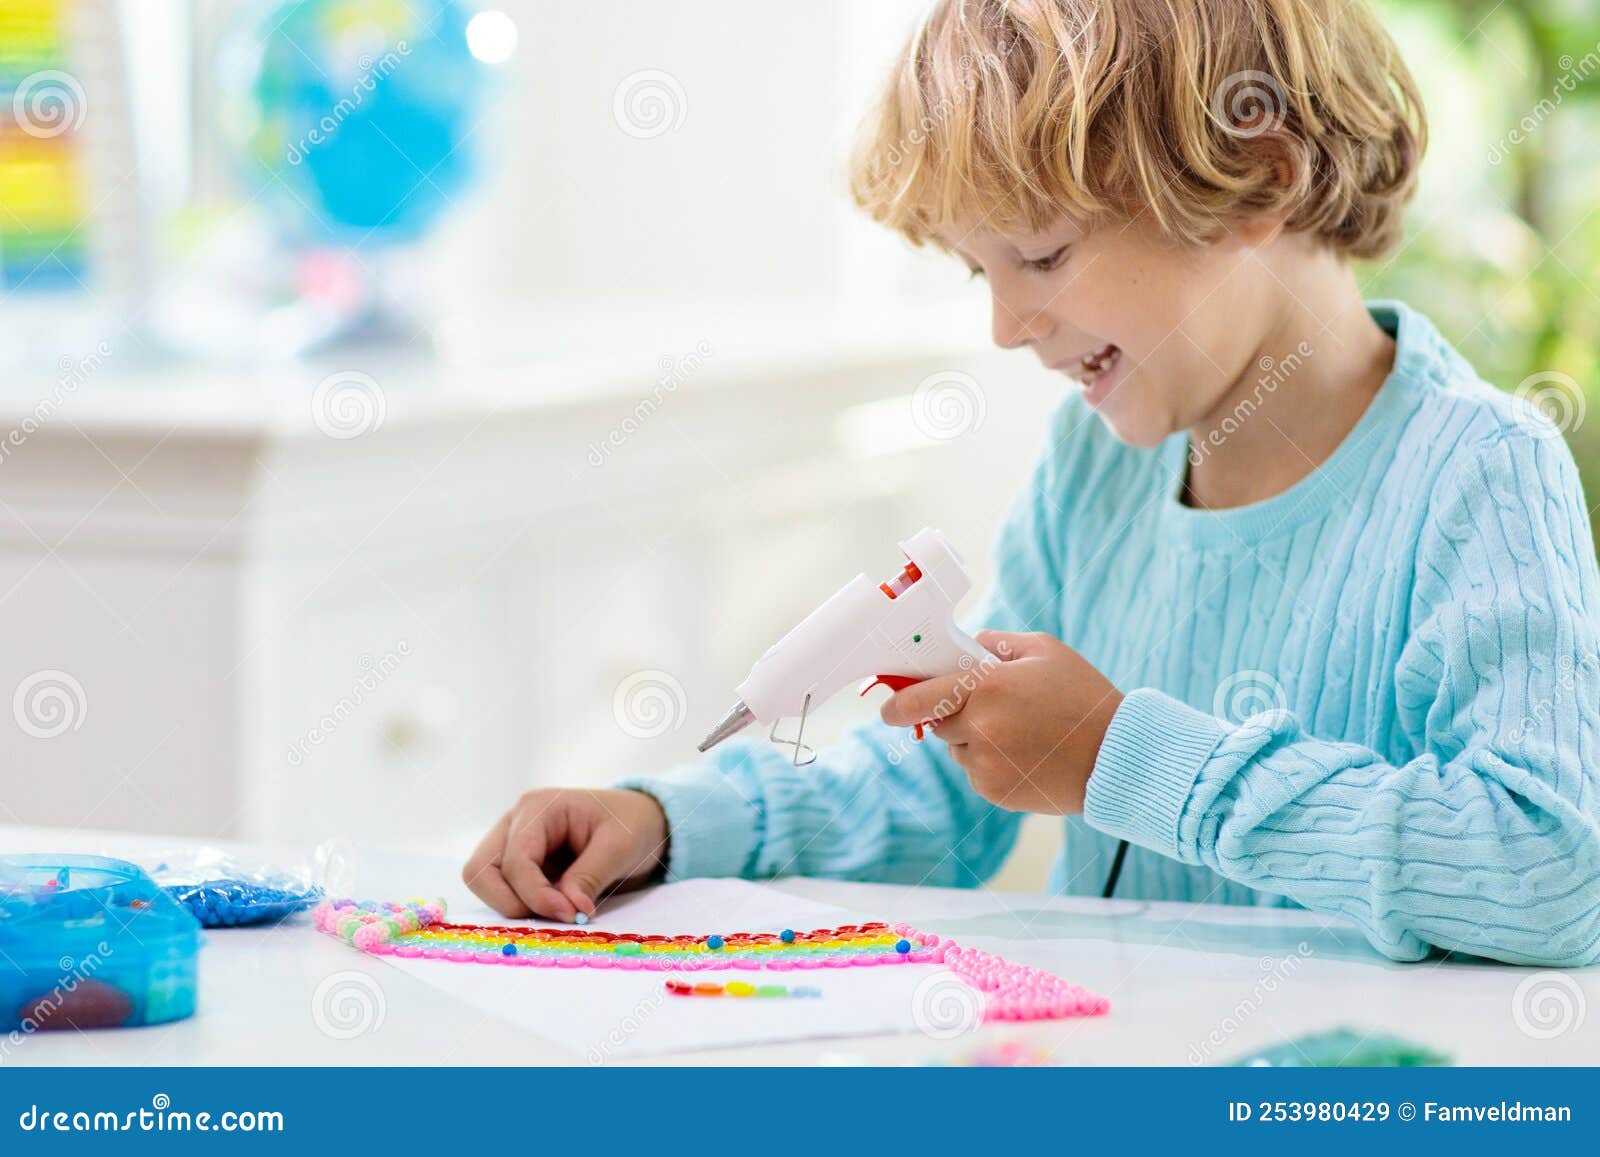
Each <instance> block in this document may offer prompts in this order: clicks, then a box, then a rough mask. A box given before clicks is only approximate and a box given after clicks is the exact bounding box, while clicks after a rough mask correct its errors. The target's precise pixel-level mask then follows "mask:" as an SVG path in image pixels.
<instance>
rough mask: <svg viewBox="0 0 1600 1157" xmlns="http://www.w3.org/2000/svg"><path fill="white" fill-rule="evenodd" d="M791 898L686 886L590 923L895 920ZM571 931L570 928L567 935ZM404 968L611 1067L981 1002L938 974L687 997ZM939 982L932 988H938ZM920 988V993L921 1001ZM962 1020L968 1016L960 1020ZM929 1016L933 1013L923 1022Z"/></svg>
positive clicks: (824, 976)
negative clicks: (778, 992)
mask: <svg viewBox="0 0 1600 1157" xmlns="http://www.w3.org/2000/svg"><path fill="white" fill-rule="evenodd" d="M885 918H887V917H886V916H885V915H884V914H866V915H858V914H855V913H852V912H850V911H849V910H847V909H844V908H837V907H834V906H832V905H828V904H820V903H817V902H816V901H814V900H807V899H804V898H802V897H799V896H792V895H789V894H788V893H785V892H780V891H778V890H776V889H774V888H768V887H764V886H762V885H760V884H753V883H750V882H748V881H744V880H686V881H684V882H682V883H678V884H667V885H664V886H662V887H659V888H653V889H650V890H649V891H645V892H638V893H633V894H630V895H627V896H621V897H618V898H617V899H615V900H614V901H612V902H611V903H609V904H607V905H606V907H605V908H603V909H602V911H601V913H600V915H598V916H597V917H596V919H595V920H594V921H593V922H592V923H591V924H590V925H589V927H590V928H592V929H597V930H599V931H602V932H638V933H642V934H647V935H648V934H659V935H666V936H676V935H683V934H686V933H696V934H698V933H709V932H716V931H725V932H778V931H782V930H783V929H784V928H796V929H801V930H806V929H811V928H827V927H835V926H837V925H839V924H854V923H860V922H861V921H863V920H872V919H885ZM450 919H451V920H452V921H455V922H457V923H494V924H517V925H524V924H525V925H527V926H529V927H539V926H541V925H542V926H545V927H551V926H552V925H550V924H549V923H548V922H544V921H534V920H518V921H507V920H505V919H504V918H502V917H499V916H495V915H494V914H493V913H492V912H489V911H488V910H487V909H483V910H481V911H479V910H474V909H473V908H471V907H469V906H466V905H463V906H460V907H458V908H452V910H451V912H450ZM561 927H570V925H561ZM382 959H383V960H385V961H387V962H388V963H390V964H391V965H393V966H394V967H395V968H398V969H400V970H401V971H403V972H406V973H409V974H410V975H412V976H415V977H417V978H418V979H420V980H422V981H424V982H425V983H427V984H430V985H432V986H434V987H435V988H437V989H439V990H440V991H442V992H445V993H447V994H449V995H450V996H453V997H455V998H456V999H458V1000H461V1001H464V1002H465V1003H467V1004H469V1005H471V1006H472V1007H474V1008H477V1009H481V1010H482V1011H484V1012H486V1013H489V1014H491V1015H494V1016H497V1017H500V1018H502V1019H504V1020H507V1021H510V1022H511V1023H513V1024H516V1025H519V1026H521V1027H523V1028H526V1029H527V1030H528V1031H530V1032H532V1033H534V1034H536V1035H538V1036H541V1037H544V1038H545V1039H547V1040H551V1041H554V1042H556V1043H557V1044H559V1045H562V1046H563V1047H565V1048H567V1049H570V1050H571V1051H572V1052H574V1053H576V1054H578V1055H579V1056H581V1057H583V1058H585V1059H587V1060H588V1061H589V1062H590V1063H593V1064H600V1063H604V1062H605V1061H608V1060H613V1059H626V1058H628V1057H629V1056H642V1055H645V1054H649V1053H666V1052H686V1051H692V1050H695V1049H705V1048H721V1047H727V1046H732V1045H744V1044H761V1043H766V1042H772V1041H787V1040H805V1039H811V1038H818V1037H835V1036H837V1037H845V1036H856V1035H868V1034H874V1033H892V1032H910V1031H914V1030H915V1028H916V1026H917V1012H916V1011H915V1010H916V1008H917V1006H918V1005H919V1004H920V1005H921V1006H922V1007H923V1008H924V1009H925V1010H926V1009H927V1008H929V1007H930V1001H942V1002H943V1003H944V1004H945V1005H946V1007H945V1009H944V1010H943V1013H944V1015H949V1008H948V1005H949V1004H951V1003H955V1004H960V1003H961V1002H963V1001H968V1000H971V999H972V998H970V997H968V996H966V994H965V992H964V991H963V987H964V986H962V985H961V982H960V981H958V980H956V979H955V977H954V976H953V975H951V974H950V973H949V972H948V971H947V970H946V969H944V968H943V967H941V966H939V965H934V964H906V965H892V966H880V967H876V968H837V969H832V968H829V969H822V968H818V969H807V970H805V971H796V972H766V971H760V972H751V971H744V970H734V969H728V970H721V969H718V970H715V971H704V972H686V973H682V974H678V975H681V976H682V978H683V979H686V980H690V981H703V980H707V981H722V982H727V981H729V980H745V981H748V982H750V983H756V984H759V983H769V984H789V985H795V984H803V985H810V986H812V987H815V988H819V989H821V990H822V996H821V998H812V997H807V998H799V997H784V998H776V997H772V998H755V997H727V996H722V997H685V996H673V995H671V994H670V993H668V992H667V991H666V987H665V981H666V979H667V977H668V976H671V975H674V974H673V973H669V972H654V971H639V972H615V971H611V970H598V969H591V968H573V969H554V968H515V967H501V966H497V965H478V964H458V963H452V962H450V961H444V960H401V959H397V958H395V957H393V956H385V957H382ZM930 977H931V978H934V979H932V980H930V979H929V978H930ZM919 985H920V986H921V988H920V991H919ZM961 1012H962V1010H960V1009H957V1010H956V1015H958V1016H959V1015H961ZM924 1015H926V1012H925V1013H924Z"/></svg>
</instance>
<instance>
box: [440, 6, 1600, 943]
mask: <svg viewBox="0 0 1600 1157" xmlns="http://www.w3.org/2000/svg"><path fill="white" fill-rule="evenodd" d="M1423 142H1424V128H1423V116H1422V111H1421V108H1420V105H1419V102H1418V99H1417V95H1416V91H1415V88H1414V86H1413V84H1412V82H1411V79H1410V77H1409V75H1408V74H1407V72H1406V70H1405V67H1404V65H1403V63H1402V62H1401V61H1400V60H1399V58H1398V56H1397V54H1396V52H1395V49H1394V46H1393V44H1392V43H1391V42H1390V40H1389V38H1388V37H1387V35H1386V34H1385V33H1384V32H1383V30H1382V28H1381V27H1380V26H1379V25H1378V24H1377V22H1376V20H1375V19H1374V17H1373V16H1372V14H1371V13H1370V12H1368V11H1367V10H1366V9H1365V8H1364V7H1363V6H1362V5H1361V4H1359V3H1350V2H1349V0H1227V2H1222V3H1205V2H1202V0H1014V2H1009V3H1008V2H1004V0H964V2H963V0H943V2H942V3H940V4H939V5H938V7H936V8H935V10H934V11H933V13H932V14H931V15H930V16H929V18H928V19H927V21H926V22H925V23H924V25H923V26H922V27H921V28H920V29H919V30H918V32H917V33H916V34H915V36H914V37H913V38H912V40H911V42H910V43H909V44H908V45H907V46H906V48H905V50H904V53H903V55H902V58H901V60H900V62H899V64H898V66H897V68H896V69H895V71H894V74H893V75H892V77H891V79H890V82H889V85H888V89H887V91H886V93H885V96H884V99H883V101H882V104H881V106H880V107H879V109H878V111H877V114H876V117H875V118H874V120H873V122H872V123H871V124H870V125H869V128H868V131H867V133H866V134H865V137H864V140H863V144H862V146H861V148H860V150H859V152H858V155H857V157H856V160H855V166H854V178H853V185H854V192H855V195H856V198H857V200H858V202H860V203H861V204H862V205H863V207H865V208H866V209H867V210H868V211H869V212H870V213H871V214H872V215H873V216H874V217H875V218H876V219H878V220H880V221H882V222H884V223H886V224H888V225H890V226H891V227H893V228H896V229H898V230H900V231H901V232H902V233H904V234H905V235H906V236H908V237H909V238H910V239H911V240H912V241H914V242H917V243H924V242H931V243H933V244H935V245H937V246H938V247H940V248H942V249H944V250H945V251H947V252H949V253H952V254H954V255H955V256H957V257H958V258H959V259H960V260H962V261H964V262H965V263H966V264H967V265H968V267H969V268H970V269H971V270H972V272H973V274H974V275H975V276H982V277H984V278H985V279H986V280H987V281H988V284H989V288H990V292H991V296H992V300H993V312H994V336H995V340H996V342H997V343H999V344H1000V345H1002V346H1005V347H1007V348H1027V349H1031V350H1032V351H1033V353H1034V354H1035V355H1036V356H1038V357H1039V359H1040V360H1041V361H1042V362H1044V363H1045V364H1046V365H1047V366H1050V367H1051V368H1054V369H1057V370H1060V371H1061V372H1062V373H1063V374H1065V375H1067V376H1068V377H1070V378H1072V379H1074V380H1075V381H1076V382H1077V383H1078V386H1079V389H1078V390H1077V391H1076V393H1075V395H1074V396H1072V397H1069V398H1068V399H1067V401H1066V402H1065V403H1064V404H1063V405H1062V406H1061V407H1060V409H1059V410H1058V411H1057V413H1056V415H1055V417H1054V419H1053V422H1052V424H1051V428H1050V430H1049V431H1048V436H1047V438H1046V440H1045V446H1044V450H1043V453H1042V455H1041V457H1040V459H1039V462H1038V465H1037V467H1036V470H1035V472H1034V475H1033V478H1032V481H1031V483H1030V485H1029V486H1028V488H1027V489H1026V490H1025V491H1024V493H1023V494H1022V495H1021V496H1020V497H1019V498H1018V499H1017V500H1016V502H1015V503H1014V505H1013V506H1012V508H1011V511H1010V513H1009V515H1008V517H1007V518H1006V520H1005V523H1004V526H1003V528H1002V530H1001V533H1000V537H999V541H998V545H997V550H996V567H995V571H996V581H995V589H994V590H993V591H992V592H991V593H990V596H989V599H988V601H987V603H986V605H985V607H984V609H983V611H982V612H981V613H980V615H979V616H978V619H979V622H980V623H981V624H983V625H985V626H987V627H989V628H990V630H988V631H987V632H985V633H983V634H980V635H979V641H980V642H983V643H984V644H985V645H987V646H988V647H989V648H990V649H991V650H994V651H997V652H998V653H1000V654H1001V655H1002V656H1003V657H1004V658H1005V659H1006V661H1005V662H1003V663H1001V664H999V665H998V666H996V667H995V668H994V669H993V670H992V671H991V672H989V673H988V674H987V675H986V676H985V677H984V678H983V679H982V680H980V681H978V683H977V685H976V686H975V687H971V688H963V687H962V686H961V685H960V684H959V682H958V680H957V679H955V678H954V677H952V678H950V679H934V680H929V681H928V682H926V683H923V684H920V685H917V686H914V687H911V688H907V689H906V690H903V691H901V692H899V693H897V694H895V695H894V696H893V697H891V698H890V699H889V700H888V701H887V702H886V703H885V704H884V707H883V709H882V716H883V722H881V723H877V724H873V725H871V726H866V727H863V728H860V729H858V730H857V731H856V732H854V733H853V734H852V735H851V736H850V737H849V738H848V739H847V740H846V741H845V742H844V743H842V744H840V745H839V746H837V747H836V748H834V749H832V750H830V751H828V752H825V753H824V755H823V756H822V758H821V759H819V760H818V762H817V763H816V764H814V765H812V766H810V767H807V768H803V769H797V768H794V767H792V766H791V765H790V763H789V761H788V759H787V757H786V756H785V755H783V754H782V753H781V752H779V751H776V750H774V749H771V748H769V747H766V746H764V745H761V744H759V743H752V742H745V743H733V744H726V745H724V746H723V747H722V748H719V749H718V750H717V751H716V752H715V753H714V754H713V756H712V757H711V758H710V759H708V760H706V761H704V762H702V763H700V764H696V765H690V766H687V767H684V768H680V769H678V770H676V771H675V772H673V773H669V774H667V775H663V776H658V777H645V778H640V779H637V780H633V781H631V782H629V783H627V784H625V785H623V787H622V788H621V789H619V790H615V791H610V792H579V791H562V790H545V791H536V792H530V793H528V795H526V796H524V797H523V798H522V799H521V800H520V801H518V804H517V805H516V806H515V807H513V809H512V810H511V812H509V813H508V814H507V815H506V816H505V817H504V818H502V820H501V821H500V823H499V824H498V825H497V826H496V827H495V828H494V829H493V830H492V831H491V832H490V833H489V835H488V836H487V837H486V838H485V840H484V842H483V843H482V845H481V846H480V847H479V848H478V850H477V852H476V853H475V854H474V855H473V857H472V859H471V860H470V861H469V863H468V864H467V867H466V871H465V876H466V879H467V881H468V882H469V883H470V884H471V885H472V887H473V888H474V890H475V891H476V892H477V893H478V895H480V896H481V897H483V898H484V899H485V900H486V901H487V902H489V903H490V904H492V905H493V906H495V907H496V908H497V909H499V910H500V911H502V912H504V913H506V914H507V915H525V914H527V913H529V912H533V913H537V914H539V915H541V916H546V917H555V918H565V919H573V918H576V917H577V916H579V915H580V914H584V915H586V914H587V913H589V912H591V911H592V910H593V905H594V900H595V898H596V897H597V896H598V895H599V894H601V892H602V891H603V890H604V889H606V888H609V887H613V886H630V885H633V884H636V883H638V882H641V881H643V880H646V879H649V878H651V877H652V875H653V874H655V873H658V872H662V871H665V872H667V873H668V874H670V875H672V876H674V877H682V876H694V875H746V876H770V875H774V874H778V873H798V874H805V875H818V876H844V877H852V878H858V879H872V880H893V881H902V882H913V883H915V882H923V883H931V884H944V885H968V886H972V885H976V884H978V883H980V882H981V881H982V880H983V879H985V878H986V877H988V876H989V875H991V874H992V873H993V872H994V871H995V870H996V869H997V868H998V867H999V865H1000V864H1001V862H1002V861H1003V860H1004V858H1005V856H1006V854H1007V853H1008V851H1009V850H1010V848H1011V846H1012V843H1013V842H1014V840H1015V836H1016V832H1017V826H1018V823H1019V821H1020V813H1022V812H1026V811H1034V812H1044V813H1048V814H1054V815H1063V816H1066V817H1067V819H1066V820H1065V828H1066V844H1065V848H1064V850H1063V852H1062V855H1061V857H1060V859H1059V861H1058V862H1057V865H1056V868H1055V870H1054V873H1053V875H1052V879H1051V889H1052V891H1056V892H1066V893H1073V894H1098V893H1100V892H1101V891H1102V889H1103V888H1104V890H1106V891H1108V892H1109V891H1110V889H1111V886H1112V885H1114V886H1115V888H1116V894H1117V895H1119V896H1123V897H1143V898H1147V899H1173V900H1195V901H1211V902H1227V903H1247V904H1285V903H1294V904H1301V905H1304V906H1307V907H1310V908H1315V909H1319V910H1322V911H1327V912H1334V913H1339V914H1342V915H1344V916H1346V917H1348V918H1350V919H1352V920H1353V921H1355V922H1356V923H1357V924H1359V925H1360V926H1361V928H1362V929H1363V930H1364V931H1365V932H1366V934H1367V936H1368V938H1369V939H1370V940H1371V942H1372V943H1373V945H1374V946H1375V947H1376V948H1377V949H1378V950H1380V951H1381V952H1383V953H1385V954H1387V955H1388V956H1390V957H1392V958H1394V959H1397V960H1415V959H1419V958H1421V957H1423V956H1424V955H1426V954H1427V953H1428V952H1429V951H1430V950H1433V949H1453V950H1463V951H1467V952H1472V953H1477V954H1480V955H1485V956H1491V957H1495V958H1498V959H1502V960H1507V961H1513V962H1528V963H1549V964H1571V965H1577V964H1587V963H1592V962H1594V961H1596V960H1600V947H1597V945H1600V822H1597V812H1600V646H1597V637H1596V611H1597V606H1600V602H1597V600H1600V574H1597V571H1596V565H1595V557H1594V553H1593V549H1592V546H1591V539H1590V535H1589V523H1588V515H1587V507H1586V505H1585V503H1584V499H1583V494H1582V491H1581V488H1580V486H1579V484H1578V479H1577V475H1576V471H1575V469H1574V466H1573V462H1572V459H1571V456H1570V454H1569V453H1568V452H1567V450H1566V448H1565V446H1564V445H1563V443H1562V442H1561V440H1560V438H1559V437H1557V436H1556V432H1555V431H1554V429H1553V427H1551V426H1550V425H1549V424H1548V423H1547V422H1545V421H1543V419H1542V418H1541V416H1539V415H1538V414H1537V413H1535V412H1532V411H1531V410H1529V409H1528V408H1527V407H1525V406H1523V405H1522V404H1521V403H1520V402H1518V401H1517V400H1516V399H1512V398H1509V397H1507V396H1505V395H1503V394H1500V393H1498V392H1496V391H1494V390H1493V389H1491V388H1490V387H1488V386H1486V385H1484V384H1483V383H1481V382H1480V381H1479V380H1478V379H1477V377H1476V375H1475V374H1474V373H1473V372H1472V369H1471V367H1470V366H1468V365H1467V364H1466V362H1465V361H1464V360H1463V359H1462V358H1461V357H1460V356H1459V355H1458V354H1457V353H1455V352H1454V351H1453V350H1452V349H1451V348H1450V347H1449V346H1448V344H1447V343H1446V342H1445V341H1444V339H1443V338H1442V337H1441V336H1440V335H1439V334H1438V332H1437V331H1436V330H1435V329H1434V328H1433V327H1432V326H1431V325H1430V324H1429V323H1428V321H1427V320H1426V319H1425V318H1424V317H1423V316H1422V315H1421V314H1419V313H1417V312H1415V311H1413V310H1412V309H1409V308H1407V307H1406V306H1403V305H1399V304H1379V305H1373V306H1370V307H1369V306H1367V305H1365V304H1364V303H1363V302H1362V300H1361V298H1360V294H1359V292H1358V289H1357V284H1356V280H1355V277H1354V274H1353V273H1352V271H1351V269H1350V266H1349V260H1350V259H1351V258H1369V257H1377V256H1381V255H1383V254H1385V253H1387V252H1390V251H1392V250H1393V248H1394V247H1395V246H1396V245H1397V244H1398V242H1399V238H1400V219H1401V211H1402V207H1403V204H1404V202H1405V200H1406V199H1407V197H1408V196H1409V194H1410V191H1411V188H1412V185H1413V182H1414V179H1415V173H1416V168H1417V165H1418V163H1419V161H1420V158H1421V154H1422V150H1423ZM929 718H935V719H936V723H937V727H936V738H933V739H930V740H929V741H928V742H926V743H923V744H910V743H908V742H907V741H906V739H905V736H904V733H903V732H902V731H900V730H898V729H900V728H904V727H907V726H910V725H911V724H914V723H916V722H918V721H921V720H924V719H929ZM1123 846H1131V849H1132V850H1131V852H1129V853H1128V855H1127V857H1126V860H1125V862H1124V861H1123V860H1122V859H1121V857H1119V856H1118V855H1117V849H1118V848H1119V847H1123ZM572 857H575V858H572ZM569 859H570V860H571V862H570V866H567V867H566V868H565V871H564V872H562V871H559V869H560V867H561V865H562V864H563V863H564V862H565V861H566V860H569ZM1113 862H1115V863H1116V868H1113V866H1112V865H1113ZM1119 869H1120V878H1115V879H1113V878H1111V877H1114V876H1115V875H1116V873H1117V871H1118V870H1119Z"/></svg>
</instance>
